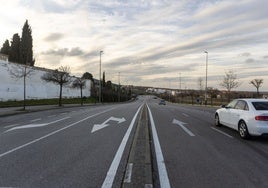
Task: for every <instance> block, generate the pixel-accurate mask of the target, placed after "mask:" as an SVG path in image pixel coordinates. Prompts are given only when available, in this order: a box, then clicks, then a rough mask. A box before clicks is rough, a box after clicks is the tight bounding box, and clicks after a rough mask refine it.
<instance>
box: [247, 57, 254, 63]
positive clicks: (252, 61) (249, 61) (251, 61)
mask: <svg viewBox="0 0 268 188" xmlns="http://www.w3.org/2000/svg"><path fill="white" fill-rule="evenodd" d="M245 62H246V63H254V62H255V60H254V59H252V58H249V59H247V60H246V61H245Z"/></svg>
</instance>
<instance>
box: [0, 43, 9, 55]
mask: <svg viewBox="0 0 268 188" xmlns="http://www.w3.org/2000/svg"><path fill="white" fill-rule="evenodd" d="M0 53H1V54H5V55H9V53H10V45H9V41H8V40H6V41H5V42H4V44H3V47H2V48H1V50H0Z"/></svg>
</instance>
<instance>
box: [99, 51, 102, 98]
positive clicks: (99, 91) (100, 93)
mask: <svg viewBox="0 0 268 188" xmlns="http://www.w3.org/2000/svg"><path fill="white" fill-rule="evenodd" d="M101 54H103V51H102V50H101V51H100V85H99V103H101Z"/></svg>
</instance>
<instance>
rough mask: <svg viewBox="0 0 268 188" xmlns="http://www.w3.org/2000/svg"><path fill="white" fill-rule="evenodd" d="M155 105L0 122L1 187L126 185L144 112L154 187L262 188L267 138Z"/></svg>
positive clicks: (195, 112) (200, 113)
mask: <svg viewBox="0 0 268 188" xmlns="http://www.w3.org/2000/svg"><path fill="white" fill-rule="evenodd" d="M158 103H159V99H154V98H153V97H152V96H140V97H139V99H138V100H136V101H134V102H131V103H125V104H111V105H99V106H87V107H75V108H63V109H53V110H47V111H42V112H34V113H28V114H19V115H15V116H8V117H1V119H0V123H1V124H0V187H122V186H123V187H127V185H126V184H125V183H123V182H124V179H125V176H126V175H125V174H126V172H128V173H129V171H128V167H129V165H128V164H129V160H130V158H131V157H129V156H130V153H131V151H132V149H131V148H133V145H135V144H136V145H137V146H136V147H139V146H138V145H139V144H142V143H141V142H139V141H137V139H136V141H134V140H135V138H136V136H135V133H137V132H138V133H139V132H141V131H142V130H143V129H142V126H147V125H144V124H139V122H140V121H141V119H142V118H141V117H143V116H141V114H143V112H144V110H145V111H146V113H147V115H148V122H149V123H148V130H149V133H148V134H149V137H150V140H149V141H148V142H149V145H150V151H151V152H150V153H151V162H152V168H151V170H152V172H151V173H152V178H153V185H152V186H153V187H165V188H166V187H167V188H168V187H268V139H267V138H253V139H252V140H249V141H245V140H241V139H240V138H239V136H238V133H237V132H235V131H233V130H231V129H228V128H226V127H220V128H218V127H215V126H214V117H213V116H214V112H215V108H206V107H200V106H197V107H194V106H186V105H179V104H170V103H167V105H159V104H158ZM138 125H139V126H141V127H140V128H137V127H139V126H138ZM137 129H138V130H140V131H136V130H137ZM137 138H139V137H138V136H137ZM133 143H135V144H133ZM133 159H135V157H134V158H133ZM133 165H134V167H133V168H134V169H135V161H134V163H133ZM128 176H129V177H130V178H129V181H131V172H130V173H129V174H128ZM132 180H135V178H132ZM147 186H150V185H147Z"/></svg>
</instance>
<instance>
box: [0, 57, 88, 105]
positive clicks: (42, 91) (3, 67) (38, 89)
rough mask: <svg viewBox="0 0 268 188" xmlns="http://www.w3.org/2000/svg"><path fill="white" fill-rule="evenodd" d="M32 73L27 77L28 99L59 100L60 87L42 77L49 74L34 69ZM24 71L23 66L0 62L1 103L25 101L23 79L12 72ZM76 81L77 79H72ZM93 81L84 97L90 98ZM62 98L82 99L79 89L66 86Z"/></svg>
mask: <svg viewBox="0 0 268 188" xmlns="http://www.w3.org/2000/svg"><path fill="white" fill-rule="evenodd" d="M30 69H31V73H30V74H29V75H28V76H27V77H26V99H49V98H58V97H59V91H60V87H59V85H55V84H54V83H51V82H49V83H48V82H45V81H43V80H42V79H41V77H42V76H43V75H44V74H45V73H46V72H47V70H46V69H42V68H38V67H32V68H30ZM18 70H23V69H22V66H21V65H18V64H16V63H11V62H7V61H3V60H0V101H7V100H23V88H24V87H23V77H22V78H14V77H12V75H11V74H10V72H16V71H18ZM72 79H73V80H74V79H75V77H72ZM90 88H91V81H90V80H87V81H86V87H85V88H84V89H83V96H86V97H89V96H90V94H91V93H90ZM62 97H67V98H72V97H78V98H79V97H80V89H79V88H71V85H70V84H69V85H68V86H64V87H63V90H62Z"/></svg>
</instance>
